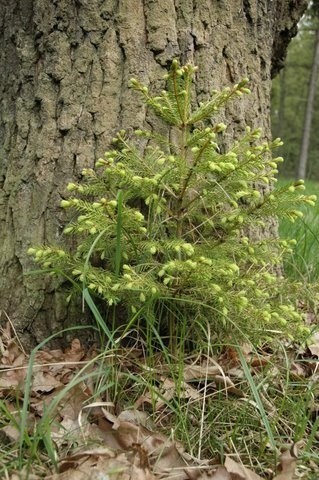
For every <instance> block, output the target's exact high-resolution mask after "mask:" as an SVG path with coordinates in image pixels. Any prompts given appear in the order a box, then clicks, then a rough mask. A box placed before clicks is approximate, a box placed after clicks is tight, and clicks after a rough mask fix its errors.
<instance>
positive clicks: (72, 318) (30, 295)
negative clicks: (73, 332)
mask: <svg viewBox="0 0 319 480" xmlns="http://www.w3.org/2000/svg"><path fill="white" fill-rule="evenodd" d="M306 4H307V1H306V0H290V1H288V0H287V1H285V2H283V1H282V0H277V1H275V0H274V1H272V0H0V58H1V71H0V102H1V107H0V189H1V190H0V251H1V258H0V309H2V310H4V311H6V312H7V314H8V315H10V317H11V319H12V320H13V322H14V324H15V326H16V328H17V330H18V332H19V334H20V336H21V338H22V339H23V340H24V341H25V342H28V341H30V342H31V343H32V342H35V341H39V340H41V339H43V338H45V337H47V336H48V334H49V333H50V332H52V331H56V330H58V329H61V328H63V327H66V326H69V325H71V324H72V323H81V322H82V321H83V320H84V314H82V313H81V310H80V309H79V310H76V309H75V310H74V311H70V308H68V307H67V306H66V304H65V300H64V293H63V289H61V288H58V286H57V284H56V283H55V281H54V280H52V279H51V278H43V276H41V277H39V276H28V275H25V274H26V273H28V272H29V271H30V270H32V269H33V268H34V265H32V263H31V260H30V259H29V258H28V256H27V254H26V251H27V249H28V247H30V246H31V245H38V244H42V243H53V242H54V243H56V242H59V241H60V237H61V232H62V229H63V227H64V225H65V223H66V219H65V217H64V212H62V211H61V209H60V208H59V203H60V200H61V198H64V197H65V195H66V194H65V186H66V184H67V182H69V181H71V180H74V179H75V178H77V177H78V176H79V175H80V172H81V170H82V169H83V167H92V166H93V165H94V162H95V161H96V159H97V158H98V157H99V156H101V155H102V154H103V152H104V151H105V149H106V148H107V146H108V145H109V142H110V139H111V138H112V137H113V136H114V133H115V132H116V131H117V130H118V129H119V128H120V127H125V128H128V127H134V128H136V127H139V128H140V127H141V126H143V124H145V122H149V121H150V120H148V117H147V112H146V111H145V107H144V106H143V105H142V102H141V98H139V97H138V96H136V94H135V93H134V92H132V91H131V90H129V88H128V81H129V79H130V78H131V77H132V76H134V77H136V78H139V79H141V80H142V81H143V82H144V83H146V84H149V85H150V86H151V88H154V89H159V88H161V87H162V85H163V83H162V76H163V74H164V73H165V70H166V69H167V67H168V66H169V63H170V61H171V60H172V59H173V58H179V59H180V60H181V62H182V63H186V62H193V63H194V64H196V65H198V66H199V73H198V77H197V84H196V94H197V99H198V100H200V99H201V98H204V97H206V96H207V95H208V94H209V92H210V90H211V89H212V88H218V87H221V86H226V85H228V84H230V83H232V82H236V81H238V80H239V79H241V78H242V77H244V76H248V77H249V78H250V79H251V87H252V95H251V96H248V97H246V98H245V99H243V100H242V101H240V102H236V103H234V104H232V105H231V106H230V107H228V109H227V112H226V117H227V123H229V122H231V129H230V133H229V135H230V136H232V134H233V132H236V131H237V130H239V129H240V128H241V127H242V126H243V125H244V124H249V125H252V126H255V127H257V126H258V127H262V128H263V129H264V132H265V136H266V137H268V136H270V128H269V102H270V79H271V72H277V71H278V69H279V68H280V66H281V64H282V59H283V58H284V56H285V51H286V47H287V45H288V41H289V39H290V37H291V36H292V35H294V34H295V29H296V24H297V21H298V19H299V18H300V16H301V14H302V12H303V10H304V8H305V7H306ZM221 120H223V118H221Z"/></svg>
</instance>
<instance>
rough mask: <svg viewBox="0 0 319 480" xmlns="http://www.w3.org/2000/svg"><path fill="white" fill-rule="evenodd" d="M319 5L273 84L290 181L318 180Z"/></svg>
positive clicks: (276, 125)
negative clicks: (297, 179)
mask: <svg viewBox="0 0 319 480" xmlns="http://www.w3.org/2000/svg"><path fill="white" fill-rule="evenodd" d="M318 29H319V4H318V2H317V1H314V2H311V5H310V7H309V8H308V10H307V12H306V14H305V16H304V18H303V20H302V22H301V25H300V28H299V33H298V35H297V36H296V38H295V39H294V40H293V41H292V42H291V45H290V47H289V49H288V55H287V60H286V65H285V68H284V69H283V70H282V71H281V73H280V75H279V77H278V78H276V79H275V80H274V82H273V91H272V128H273V134H274V135H275V136H280V137H282V138H283V140H284V146H283V148H282V154H283V156H284V157H285V160H286V161H285V164H284V165H283V166H282V170H281V172H282V173H283V174H284V175H285V176H287V177H293V176H294V175H296V176H297V177H298V178H305V177H306V176H307V177H308V178H310V177H311V178H316V179H318V178H319V177H318V171H319V170H318V166H319V162H318V158H317V157H318V154H317V152H318V148H319V139H318V136H317V134H316V131H317V128H318V125H319V123H318V122H319V115H318V112H316V109H315V104H316V101H317V100H316V99H317V92H318V81H317V80H318V65H319V30H318Z"/></svg>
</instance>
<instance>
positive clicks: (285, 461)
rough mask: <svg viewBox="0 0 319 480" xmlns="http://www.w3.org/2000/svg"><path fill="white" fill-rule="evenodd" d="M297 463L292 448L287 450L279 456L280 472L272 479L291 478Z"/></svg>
mask: <svg viewBox="0 0 319 480" xmlns="http://www.w3.org/2000/svg"><path fill="white" fill-rule="evenodd" d="M296 465H297V452H294V448H292V449H290V450H287V451H286V452H284V453H282V454H281V456H280V467H279V468H280V470H281V472H280V473H279V474H278V475H276V476H275V477H274V478H273V480H292V479H293V477H294V474H295V470H296Z"/></svg>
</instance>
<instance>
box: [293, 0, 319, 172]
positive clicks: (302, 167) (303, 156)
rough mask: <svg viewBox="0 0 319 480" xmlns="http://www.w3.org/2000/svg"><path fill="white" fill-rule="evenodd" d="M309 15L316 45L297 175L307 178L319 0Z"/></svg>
mask: <svg viewBox="0 0 319 480" xmlns="http://www.w3.org/2000/svg"><path fill="white" fill-rule="evenodd" d="M309 15H310V16H311V20H312V22H313V23H315V24H316V25H315V27H316V28H315V31H314V37H315V38H314V46H313V58H312V64H311V72H310V79H309V86H308V95H307V103H306V111H305V118H304V125H303V133H302V141H301V149H300V157H299V162H298V171H297V177H298V178H302V179H305V178H306V170H307V162H308V151H309V144H310V134H311V124H312V117H313V110H314V102H315V94H316V86H317V80H318V69H319V21H318V20H319V2H318V0H313V2H312V5H311V7H310V9H309Z"/></svg>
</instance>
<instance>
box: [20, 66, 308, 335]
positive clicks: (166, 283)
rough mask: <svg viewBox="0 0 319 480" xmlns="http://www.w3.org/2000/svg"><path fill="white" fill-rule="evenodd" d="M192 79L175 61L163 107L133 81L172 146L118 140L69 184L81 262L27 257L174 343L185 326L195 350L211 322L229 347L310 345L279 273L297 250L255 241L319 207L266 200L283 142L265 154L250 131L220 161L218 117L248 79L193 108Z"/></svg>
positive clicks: (68, 255)
mask: <svg viewBox="0 0 319 480" xmlns="http://www.w3.org/2000/svg"><path fill="white" fill-rule="evenodd" d="M195 70H196V68H195V67H193V66H191V65H187V66H185V67H182V68H181V67H179V65H178V63H177V62H175V61H174V62H173V64H172V68H171V70H170V72H169V73H168V75H167V76H166V80H167V90H165V91H163V92H162V93H161V94H160V95H159V96H152V95H151V94H150V93H149V92H148V89H147V87H145V86H143V85H141V84H140V83H139V82H138V81H137V80H135V79H132V80H131V86H132V88H134V89H135V90H137V91H138V92H140V93H141V94H142V95H143V96H144V99H145V102H146V104H147V105H148V106H149V108H150V109H152V110H153V111H154V112H155V114H156V115H157V116H158V117H160V118H161V119H162V120H163V121H164V122H165V123H166V124H167V125H168V126H169V127H170V129H171V131H172V135H171V138H175V139H176V140H175V141H174V143H171V142H170V141H169V140H168V139H165V138H163V137H161V136H160V135H159V134H157V133H156V132H155V133H154V132H148V131H142V130H138V131H135V135H136V136H137V137H138V138H139V142H138V144H139V147H137V146H135V144H134V141H132V140H131V139H129V138H128V136H127V134H126V133H125V132H124V131H121V132H120V133H119V134H118V136H117V138H116V139H115V140H114V144H115V145H116V148H115V149H114V150H111V151H109V152H107V153H106V154H105V158H103V159H99V160H98V161H97V163H96V167H97V168H98V171H97V172H96V171H94V170H92V169H85V170H84V171H83V175H84V177H85V180H84V182H83V183H80V184H75V183H70V184H69V185H68V190H69V191H70V192H73V196H72V197H71V198H69V199H68V200H63V201H62V202H61V206H62V207H63V208H71V207H72V208H73V209H76V210H77V211H78V213H79V216H78V217H77V219H76V220H75V221H74V222H73V223H71V224H70V225H69V226H67V228H66V229H65V230H64V232H65V234H68V235H72V236H75V237H77V239H78V247H77V250H76V251H68V250H66V249H63V248H60V247H59V248H56V247H51V246H49V247H46V246H45V247H41V248H31V249H30V250H29V253H30V254H31V255H33V256H34V257H35V260H36V261H37V262H38V263H39V264H40V265H41V266H42V267H43V268H45V269H52V270H53V272H55V273H57V274H62V275H64V276H65V277H67V278H69V279H70V278H72V279H73V280H74V281H75V282H76V283H78V284H79V285H85V287H86V288H88V289H89V291H91V293H93V294H96V295H98V296H99V297H101V298H102V299H104V300H105V302H107V304H108V305H110V306H111V305H113V306H117V305H119V306H121V307H125V310H126V317H125V321H127V322H129V323H130V322H133V321H134V322H136V321H138V320H140V319H146V321H147V322H151V323H152V328H154V327H155V329H159V328H163V327H164V331H165V329H167V331H169V332H170V334H171V339H172V338H174V336H176V334H177V332H178V329H179V328H180V325H184V327H186V328H187V331H188V335H189V337H190V338H196V332H195V331H193V330H192V329H193V328H194V330H195V327H194V325H197V327H196V328H197V329H198V324H200V323H202V324H203V325H206V324H207V322H209V323H210V325H211V327H212V328H211V331H212V332H213V333H214V335H215V339H216V340H218V339H220V340H221V339H222V340H223V342H225V341H233V340H234V339H235V338H237V339H238V338H239V337H243V336H245V337H247V336H248V337H249V338H250V339H254V340H258V341H262V340H265V339H266V340H267V339H269V338H271V337H272V336H274V335H275V336H278V335H280V334H281V333H283V334H285V335H287V334H289V333H290V334H292V335H293V336H294V337H296V335H297V334H299V335H301V336H302V335H303V334H304V333H306V331H307V329H306V328H305V327H304V326H303V322H302V318H301V316H300V314H299V313H297V312H296V310H295V308H294V299H291V300H289V283H288V282H287V281H286V280H285V279H284V278H283V277H281V276H278V275H276V273H275V272H276V271H277V272H278V270H279V266H280V265H281V262H282V257H283V255H284V254H285V252H290V251H291V245H292V244H293V241H291V242H289V241H280V240H279V239H277V238H273V237H271V238H262V239H258V238H257V235H250V238H248V236H247V232H248V231H251V230H252V229H253V230H254V231H256V229H262V228H263V227H266V226H267V222H268V221H269V220H270V219H271V218H272V217H273V216H274V215H279V216H286V217H288V218H290V219H291V220H292V221H294V220H295V219H296V218H298V217H299V216H300V215H301V214H300V212H299V211H298V205H300V204H302V203H304V202H306V203H309V204H313V202H314V200H315V197H314V196H313V195H311V196H305V195H301V194H297V193H296V192H295V190H299V189H300V190H302V189H303V188H304V187H303V183H302V182H296V183H295V184H294V185H292V186H290V187H285V188H282V189H279V190H270V189H269V187H268V185H269V184H270V183H272V182H273V181H274V180H275V178H274V175H276V173H277V163H278V162H280V161H282V159H281V158H280V157H279V158H273V156H272V151H273V149H274V148H275V147H278V146H279V145H281V142H280V140H279V139H276V140H275V141H273V142H272V143H260V142H259V141H258V139H259V138H260V136H261V131H260V130H259V129H256V130H251V129H250V128H249V127H247V128H246V132H245V134H244V136H243V137H242V138H241V139H239V140H238V141H234V143H233V145H232V146H231V148H229V150H228V151H226V152H225V153H222V151H221V150H220V148H219V146H218V143H220V141H222V138H223V137H222V135H223V132H224V130H225V129H226V126H225V125H224V124H215V125H212V123H211V117H212V116H213V115H214V114H216V112H218V111H219V110H220V109H221V108H222V107H224V106H225V105H226V104H227V103H228V102H230V101H232V100H233V99H236V98H237V97H238V96H241V95H242V94H246V93H249V89H248V88H247V86H246V85H247V79H244V80H243V81H241V82H240V83H239V84H237V85H234V86H233V87H232V88H225V89H224V90H222V91H221V92H219V93H214V95H213V97H212V98H211V99H209V100H208V101H207V102H204V103H203V104H201V105H200V106H199V107H198V108H193V106H192V98H191V96H192V81H193V76H194V72H195ZM135 143H136V142H135ZM141 143H142V144H143V148H142V147H141ZM142 150H143V151H142ZM262 191H263V192H265V193H262V194H261V193H260V192H262ZM121 311H122V312H123V308H122V309H121ZM122 315H123V313H122Z"/></svg>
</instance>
